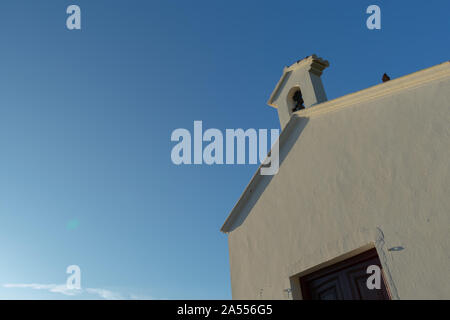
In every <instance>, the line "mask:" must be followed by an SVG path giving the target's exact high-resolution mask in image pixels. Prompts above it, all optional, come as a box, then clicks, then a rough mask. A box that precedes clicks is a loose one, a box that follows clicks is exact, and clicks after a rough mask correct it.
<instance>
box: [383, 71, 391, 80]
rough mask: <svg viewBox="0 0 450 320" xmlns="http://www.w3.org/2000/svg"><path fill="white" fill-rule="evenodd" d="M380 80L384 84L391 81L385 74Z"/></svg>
mask: <svg viewBox="0 0 450 320" xmlns="http://www.w3.org/2000/svg"><path fill="white" fill-rule="evenodd" d="M381 80H383V82H386V81H389V80H391V78H390V77H389V76H388V75H387V74H386V73H385V74H383V78H381Z"/></svg>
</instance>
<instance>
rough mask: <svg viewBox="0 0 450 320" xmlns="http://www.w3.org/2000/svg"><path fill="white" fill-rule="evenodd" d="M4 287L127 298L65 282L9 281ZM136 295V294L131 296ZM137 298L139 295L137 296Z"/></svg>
mask: <svg viewBox="0 0 450 320" xmlns="http://www.w3.org/2000/svg"><path fill="white" fill-rule="evenodd" d="M3 287H4V288H26V289H34V290H46V291H49V292H54V293H60V294H63V295H66V296H78V295H81V294H83V293H88V294H92V295H96V296H98V297H100V298H102V299H106V300H121V299H125V297H123V296H122V295H121V294H119V293H117V292H113V291H110V290H106V289H101V288H86V289H69V288H67V286H66V285H65V284H40V283H7V284H4V285H3ZM131 297H135V296H130V298H131ZM136 298H137V297H136Z"/></svg>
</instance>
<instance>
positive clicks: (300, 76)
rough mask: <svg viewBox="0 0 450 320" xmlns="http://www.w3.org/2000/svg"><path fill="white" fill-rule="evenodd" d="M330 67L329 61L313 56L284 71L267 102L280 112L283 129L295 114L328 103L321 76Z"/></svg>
mask: <svg viewBox="0 0 450 320" xmlns="http://www.w3.org/2000/svg"><path fill="white" fill-rule="evenodd" d="M328 66H329V63H328V61H326V60H323V59H322V58H319V57H317V56H316V55H315V54H313V55H311V56H309V57H306V58H305V59H303V60H299V61H297V62H296V63H294V64H292V65H291V66H289V67H285V68H284V69H283V75H282V76H281V79H280V80H279V81H278V83H277V86H276V87H275V89H274V91H273V92H272V95H271V96H270V98H269V101H268V102H267V104H268V105H269V106H271V107H274V108H276V109H277V110H278V117H279V118H280V124H281V129H284V127H285V126H286V124H287V123H288V122H289V120H290V118H291V115H292V114H293V113H295V112H298V111H301V110H303V109H305V108H311V107H312V106H314V105H316V104H319V103H322V102H324V101H327V96H326V94H325V89H324V88H323V84H322V80H321V79H320V76H321V75H322V71H323V70H324V69H325V68H326V67H328Z"/></svg>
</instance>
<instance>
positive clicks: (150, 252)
mask: <svg viewBox="0 0 450 320" xmlns="http://www.w3.org/2000/svg"><path fill="white" fill-rule="evenodd" d="M70 4H77V5H79V6H80V7H81V10H82V30H81V31H69V30H67V29H66V25H65V20H66V17H67V14H66V8H67V7H68V6H69V5H70ZM371 4H377V5H379V6H380V7H381V19H382V22H381V26H382V29H381V30H375V31H370V30H368V29H367V28H366V19H367V17H368V15H367V14H366V13H365V10H366V8H367V7H368V6H369V5H371ZM449 10H450V3H449V2H448V1H432V0H429V1H361V0H358V1H357V0H353V1H319V2H317V1H316V2H315V1H301V0H297V1H270V2H269V1H211V0H209V1H197V0H196V1H189V2H187V1H172V0H164V1H138V0H128V1H123V0H122V1H106V0H96V1H92V0H89V1H84V0H83V1H81V0H79V1H76V0H73V1H65V0H40V1H36V0H28V1H23V0H4V1H1V4H0V39H1V40H2V44H1V49H2V50H1V53H0V57H1V59H0V70H1V72H0V154H1V157H0V254H1V259H0V298H2V299H17V298H19V299H79V298H86V299H89V298H94V299H96V298H111V297H120V298H154V299H228V298H231V289H230V279H229V262H228V247H227V238H226V235H224V234H221V233H220V231H219V229H220V227H221V225H222V223H223V222H224V220H225V218H226V217H227V215H228V213H229V211H230V210H231V208H232V207H233V205H234V204H235V202H236V201H237V199H238V198H239V196H240V194H241V192H242V191H243V189H244V187H245V186H246V184H247V183H248V181H249V179H250V178H251V176H252V175H253V173H254V172H255V170H256V165H223V166H219V165H215V166H207V165H200V166H193V165H192V166H186V165H185V166H175V165H174V164H172V162H171V158H170V153H171V149H172V147H173V146H174V145H175V143H173V142H171V141H170V135H171V133H172V131H173V130H174V129H176V128H187V129H189V130H192V127H193V121H194V120H202V121H203V126H204V128H205V129H206V128H218V129H221V130H225V129H226V128H244V129H247V128H267V129H270V128H279V122H278V118H277V114H276V110H275V109H273V108H270V107H268V106H267V105H266V101H267V99H268V97H269V95H270V93H271V92H272V90H273V88H274V86H275V84H276V83H277V81H278V79H279V77H280V76H281V72H282V68H283V67H284V66H285V65H288V64H291V63H293V62H294V61H296V60H298V59H301V58H304V57H305V56H307V55H310V54H312V53H316V54H318V55H319V56H321V57H323V58H325V59H328V60H329V61H330V67H329V68H328V69H327V70H325V72H324V75H323V77H322V78H323V82H324V86H325V90H326V92H327V95H328V98H329V99H333V98H337V97H339V96H342V95H345V94H348V93H351V92H354V91H358V90H361V89H364V88H366V87H369V86H372V85H375V84H378V83H379V82H380V79H381V76H382V74H383V73H384V72H387V73H388V74H389V75H390V76H391V77H392V78H395V77H399V76H402V75H405V74H408V73H411V72H414V71H417V70H419V69H423V68H426V67H430V66H433V65H435V64H438V63H441V62H444V61H446V60H448V59H449V57H448V52H450V50H449V49H450V44H449V43H450V42H449V41H448V32H449V29H450V28H449V27H450V23H449V19H448V12H449ZM274 214H276V213H275V212H274ZM268 258H270V257H268ZM72 264H76V265H79V266H80V268H81V272H82V273H81V284H82V287H83V288H85V289H86V290H84V291H83V292H81V293H80V294H77V295H67V294H64V293H65V292H64V290H63V289H61V287H60V285H61V284H64V283H65V281H66V278H67V276H68V275H67V274H66V273H65V271H66V268H67V266H69V265H72ZM87 288H90V289H91V290H87Z"/></svg>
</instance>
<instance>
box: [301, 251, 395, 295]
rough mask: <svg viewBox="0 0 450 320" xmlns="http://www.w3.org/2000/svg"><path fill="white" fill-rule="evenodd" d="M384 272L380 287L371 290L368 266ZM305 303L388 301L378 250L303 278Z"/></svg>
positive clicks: (367, 252) (302, 286)
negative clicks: (317, 301)
mask: <svg viewBox="0 0 450 320" xmlns="http://www.w3.org/2000/svg"><path fill="white" fill-rule="evenodd" d="M370 265H377V266H378V267H379V268H380V269H381V288H380V289H369V288H368V287H367V284H366V282H367V279H368V277H370V276H371V275H372V274H368V273H367V267H369V266H370ZM300 284H301V288H302V295H303V299H305V300H389V299H390V298H389V294H388V291H387V289H386V285H385V283H384V278H383V272H382V267H381V263H380V260H379V258H378V254H377V251H376V249H371V250H369V251H366V252H364V253H362V254H360V255H357V256H355V257H353V258H350V259H348V260H344V261H342V262H339V263H337V264H334V265H332V266H329V267H327V268H324V269H321V270H319V271H316V272H314V273H311V274H308V275H306V276H304V277H302V278H300Z"/></svg>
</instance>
